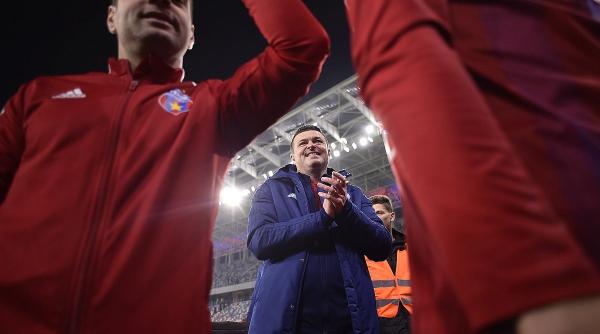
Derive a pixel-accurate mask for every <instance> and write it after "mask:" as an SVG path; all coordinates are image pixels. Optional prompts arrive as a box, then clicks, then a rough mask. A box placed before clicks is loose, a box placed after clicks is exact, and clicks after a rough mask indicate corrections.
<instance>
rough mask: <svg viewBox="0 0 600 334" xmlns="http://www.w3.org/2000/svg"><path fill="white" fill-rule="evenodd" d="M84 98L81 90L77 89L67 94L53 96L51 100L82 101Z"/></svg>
mask: <svg viewBox="0 0 600 334" xmlns="http://www.w3.org/2000/svg"><path fill="white" fill-rule="evenodd" d="M84 97H86V96H85V94H84V93H83V91H82V90H81V88H79V87H78V88H75V89H72V90H70V91H68V92H64V93H62V94H58V95H54V96H53V97H52V98H53V99H83V98H84Z"/></svg>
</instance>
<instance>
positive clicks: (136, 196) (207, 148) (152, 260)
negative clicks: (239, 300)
mask: <svg viewBox="0 0 600 334" xmlns="http://www.w3.org/2000/svg"><path fill="white" fill-rule="evenodd" d="M243 2H244V4H245V5H246V7H247V8H248V11H249V13H250V15H251V16H252V17H253V18H254V21H255V22H256V25H257V26H258V28H259V30H260V31H261V32H262V34H263V35H264V37H265V38H266V40H267V42H268V46H267V47H266V49H265V50H264V52H262V53H261V54H260V55H258V56H257V57H256V58H254V59H252V60H250V61H249V62H248V63H246V64H244V65H243V66H241V67H240V68H239V69H238V70H237V71H236V72H235V73H234V74H233V76H232V77H231V78H229V79H227V80H208V81H203V82H199V83H194V82H192V81H184V80H183V74H184V71H183V68H182V65H183V57H184V54H185V53H186V51H187V50H188V49H190V48H191V47H192V45H193V43H194V26H193V24H192V2H191V0H177V1H175V0H172V1H171V0H115V1H113V2H112V4H111V5H110V6H109V7H108V16H107V20H106V23H107V26H108V30H109V31H110V33H112V34H115V35H116V39H117V45H118V59H110V60H109V71H108V73H88V74H78V75H64V76H56V77H41V78H38V79H35V80H33V81H32V82H30V83H28V84H25V85H23V86H22V87H21V88H20V89H19V91H18V92H17V93H16V95H15V96H14V97H12V98H11V99H10V100H9V101H8V103H7V104H6V106H5V107H4V108H3V109H2V112H1V113H0V263H1V264H2V269H1V270H0V332H1V333H28V334H36V333H45V334H47V333H208V332H209V331H210V319H209V312H208V307H207V301H208V294H209V289H210V286H211V284H210V282H211V273H212V270H211V269H212V245H211V234H212V230H213V225H214V219H215V215H216V212H217V207H218V204H217V203H218V192H219V188H220V187H221V185H222V182H223V177H224V173H225V171H226V169H227V166H228V163H229V160H230V159H231V157H232V156H233V155H234V154H235V152H237V151H238V150H239V149H241V148H242V147H244V146H245V145H247V144H248V143H249V142H250V141H251V140H252V139H253V138H254V137H255V136H256V135H257V134H259V133H261V132H262V131H264V130H265V129H266V128H267V127H268V126H269V125H270V124H271V123H273V122H274V121H275V120H276V119H278V118H279V117H281V116H282V115H283V114H285V113H286V112H287V111H288V110H289V108H290V107H292V105H293V104H294V103H295V102H296V101H297V100H298V98H299V97H301V96H303V95H304V94H305V93H306V91H307V89H308V86H309V85H310V84H311V83H312V82H313V81H314V80H316V78H317V76H318V74H319V72H320V68H321V65H322V63H323V61H324V59H325V57H326V55H327V53H328V48H329V40H328V37H327V35H326V33H325V32H324V30H323V29H322V27H321V26H320V25H319V24H318V23H317V22H316V20H315V19H314V17H313V16H312V15H311V14H310V12H309V11H308V10H307V8H306V7H305V6H304V4H303V3H302V1H299V0H244V1H243ZM240 124H243V125H244V126H243V127H240V126H239V125H240Z"/></svg>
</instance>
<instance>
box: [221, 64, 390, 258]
mask: <svg viewBox="0 0 600 334" xmlns="http://www.w3.org/2000/svg"><path fill="white" fill-rule="evenodd" d="M303 124H316V125H317V126H319V127H320V128H321V129H322V130H323V131H324V132H325V133H326V136H327V140H328V142H329V148H330V151H331V156H332V157H331V160H330V162H329V166H330V167H333V168H334V169H338V170H339V169H343V168H345V169H347V170H349V171H350V172H351V173H352V174H353V176H352V177H351V179H350V181H351V182H352V183H353V184H355V185H357V186H359V187H360V188H361V189H363V191H365V192H370V191H372V190H374V189H377V188H381V187H386V186H393V185H395V180H394V177H393V175H392V172H391V169H390V165H389V162H388V158H387V155H386V148H385V144H384V140H383V134H384V131H383V129H382V128H381V127H380V125H379V123H378V122H377V120H376V119H375V118H374V117H373V115H372V113H371V111H370V110H369V109H368V108H367V107H366V106H365V104H364V102H363V101H362V99H361V98H360V96H359V88H358V87H357V84H356V76H352V77H350V78H348V79H346V80H344V81H343V82H341V83H339V84H337V85H335V86H334V87H332V88H331V89H329V90H327V91H325V92H324V93H322V94H321V95H319V96H317V97H315V98H313V99H311V100H310V101H308V102H306V103H304V104H302V105H300V106H298V107H297V108H295V109H293V110H292V111H290V112H289V113H288V114H286V115H285V116H284V117H282V118H281V119H279V120H278V121H277V123H275V124H274V125H273V126H271V127H270V128H269V129H267V130H266V131H265V132H263V133H262V134H260V135H259V136H258V137H257V138H256V139H255V140H254V141H253V142H252V143H251V144H250V145H248V146H247V147H245V148H244V149H242V150H241V151H239V152H238V153H237V155H236V156H235V158H234V159H233V160H232V162H231V164H230V166H229V169H228V171H227V175H226V178H225V185H224V188H223V191H222V199H223V200H222V205H221V206H220V209H219V215H218V217H217V223H216V227H215V232H214V234H213V241H214V247H215V255H218V254H219V253H223V252H227V251H228V250H233V249H236V248H237V249H239V248H240V247H244V246H245V240H246V227H247V213H248V209H249V203H250V200H251V198H252V195H253V192H254V191H255V190H256V188H257V187H258V186H259V185H260V184H262V183H263V182H264V181H265V180H266V179H267V178H268V177H270V176H271V175H273V173H275V172H276V171H277V170H278V169H279V168H280V167H282V166H284V165H286V164H288V163H290V162H291V161H290V152H289V150H290V141H291V137H292V135H293V133H294V131H295V130H296V129H297V128H298V127H299V126H301V125H303ZM232 204H234V205H232Z"/></svg>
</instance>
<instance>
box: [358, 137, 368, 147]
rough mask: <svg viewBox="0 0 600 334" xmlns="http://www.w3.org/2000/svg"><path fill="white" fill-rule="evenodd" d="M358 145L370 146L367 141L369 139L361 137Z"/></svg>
mask: <svg viewBox="0 0 600 334" xmlns="http://www.w3.org/2000/svg"><path fill="white" fill-rule="evenodd" d="M358 143H359V144H360V146H367V145H368V144H369V141H368V140H367V138H365V137H361V138H360V139H359V140H358Z"/></svg>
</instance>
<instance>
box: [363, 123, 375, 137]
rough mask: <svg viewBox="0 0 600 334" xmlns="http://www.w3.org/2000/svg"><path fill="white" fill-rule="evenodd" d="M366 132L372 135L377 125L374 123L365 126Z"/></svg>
mask: <svg viewBox="0 0 600 334" xmlns="http://www.w3.org/2000/svg"><path fill="white" fill-rule="evenodd" d="M365 132H366V133H367V134H368V135H370V134H372V133H373V132H375V127H374V126H373V124H369V125H367V126H365Z"/></svg>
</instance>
